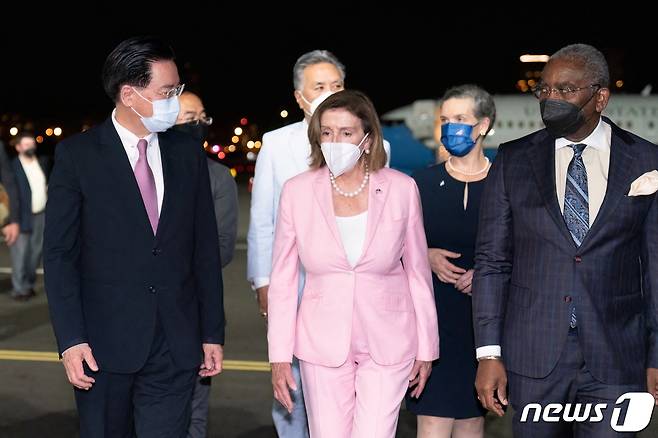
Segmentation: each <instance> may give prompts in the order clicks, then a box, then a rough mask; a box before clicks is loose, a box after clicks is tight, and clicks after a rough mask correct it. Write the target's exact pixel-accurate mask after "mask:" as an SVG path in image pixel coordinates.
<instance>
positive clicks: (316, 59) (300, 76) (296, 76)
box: [292, 50, 345, 90]
mask: <svg viewBox="0 0 658 438" xmlns="http://www.w3.org/2000/svg"><path fill="white" fill-rule="evenodd" d="M323 62H326V63H329V64H333V65H335V66H336V68H337V69H338V71H339V72H340V76H341V79H342V80H343V81H344V80H345V66H344V65H343V63H342V62H340V61H339V60H338V58H336V56H334V54H333V53H331V52H330V51H328V50H313V51H311V52H308V53H304V54H303V55H302V56H300V57H299V58H298V59H297V62H295V67H293V69H292V82H293V84H294V85H295V90H301V89H302V82H304V70H305V69H306V67H308V66H310V65H314V64H321V63H323Z"/></svg>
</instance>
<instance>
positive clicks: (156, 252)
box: [151, 248, 158, 256]
mask: <svg viewBox="0 0 658 438" xmlns="http://www.w3.org/2000/svg"><path fill="white" fill-rule="evenodd" d="M151 253H152V254H153V255H154V256H157V255H158V250H157V249H155V248H153V251H151Z"/></svg>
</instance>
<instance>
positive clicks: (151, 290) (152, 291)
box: [149, 286, 155, 294]
mask: <svg viewBox="0 0 658 438" xmlns="http://www.w3.org/2000/svg"><path fill="white" fill-rule="evenodd" d="M149 292H151V293H152V294H154V293H155V287H153V286H149Z"/></svg>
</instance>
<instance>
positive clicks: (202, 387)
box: [187, 377, 212, 438]
mask: <svg viewBox="0 0 658 438" xmlns="http://www.w3.org/2000/svg"><path fill="white" fill-rule="evenodd" d="M195 380H196V383H195V384H194V395H193V396H192V415H191V417H190V428H189V430H188V432H187V438H206V436H207V434H208V408H209V401H210V384H211V382H212V379H211V378H210V377H197V378H196V379H195Z"/></svg>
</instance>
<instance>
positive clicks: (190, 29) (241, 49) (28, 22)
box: [0, 2, 658, 140]
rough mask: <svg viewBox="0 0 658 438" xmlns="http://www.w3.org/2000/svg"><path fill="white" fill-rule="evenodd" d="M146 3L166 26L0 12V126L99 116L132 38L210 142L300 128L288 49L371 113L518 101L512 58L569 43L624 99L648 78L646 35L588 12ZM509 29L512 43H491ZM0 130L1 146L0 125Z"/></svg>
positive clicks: (112, 11) (140, 20) (131, 18)
mask: <svg viewBox="0 0 658 438" xmlns="http://www.w3.org/2000/svg"><path fill="white" fill-rule="evenodd" d="M140 4H141V2H140ZM158 5H160V8H166V9H167V10H170V11H169V12H168V16H169V18H168V19H162V18H160V17H158V18H154V16H152V15H149V14H144V13H140V14H137V13H133V12H131V11H130V10H129V9H121V8H118V7H108V8H107V10H108V14H107V15H104V14H91V15H89V16H88V17H87V18H83V19H73V18H66V16H63V17H58V18H52V19H50V18H48V16H47V14H46V13H45V12H44V13H43V14H39V17H33V15H34V14H32V15H25V11H23V15H20V13H19V14H18V15H14V16H13V17H14V18H15V19H13V20H8V19H7V18H8V17H10V15H5V16H4V17H3V20H5V21H6V25H5V26H3V27H0V49H1V51H2V56H3V58H2V59H3V61H2V68H1V69H0V84H2V87H0V117H4V118H5V121H2V120H1V119H0V126H2V125H7V123H8V122H6V120H7V115H9V117H10V119H12V118H13V119H14V120H17V119H18V120H27V119H32V120H35V121H36V122H37V125H39V124H60V125H63V126H73V127H75V126H81V125H82V123H84V122H87V123H89V122H91V123H97V122H98V121H101V120H102V119H104V118H105V117H107V116H108V115H109V113H110V111H111V108H112V103H111V101H110V100H109V99H108V98H107V97H106V96H105V94H104V92H103V90H102V84H101V81H100V71H101V67H102V65H103V61H104V59H105V57H106V56H107V54H108V53H109V52H110V51H111V50H112V49H113V48H114V46H116V44H118V43H119V42H120V41H121V40H123V39H125V38H127V37H130V36H133V35H138V34H156V35H160V36H162V37H164V38H165V39H166V40H168V41H169V42H170V43H171V45H172V46H173V48H174V50H175V52H176V54H177V63H178V66H179V72H180V74H181V78H182V80H183V81H184V82H186V83H187V86H188V88H189V89H190V90H192V91H195V92H199V93H200V95H201V97H202V98H203V100H204V102H205V104H206V108H207V112H208V114H210V115H212V116H213V117H214V118H215V120H216V122H215V125H214V129H215V132H216V134H218V135H220V136H223V135H228V133H229V132H230V130H231V129H232V127H234V126H237V125H236V123H237V122H238V121H239V119H240V118H241V117H247V118H248V119H249V121H250V122H252V123H256V124H257V125H258V129H259V131H260V132H261V133H262V132H263V131H265V130H269V129H272V128H276V127H279V126H282V125H284V124H287V123H291V122H294V121H297V120H299V119H301V117H302V113H301V111H300V110H299V109H298V108H297V106H296V104H295V101H294V99H293V96H292V92H293V89H292V88H293V87H292V67H293V64H294V62H295V60H296V59H297V57H298V56H299V55H300V54H302V53H304V52H306V51H309V50H312V49H318V48H321V49H328V50H330V51H332V52H333V53H334V54H335V55H336V56H337V57H338V58H339V59H340V60H341V61H342V62H343V63H344V64H345V65H346V67H347V81H346V82H347V86H348V87H349V88H355V89H360V90H362V91H364V92H366V94H368V95H369V96H370V97H371V99H372V100H373V102H374V103H375V106H376V108H377V109H378V111H379V112H380V114H381V113H384V112H386V111H389V110H391V109H394V108H397V107H400V106H403V105H406V104H409V103H411V102H412V101H414V100H416V99H421V98H438V97H439V96H440V95H441V94H442V92H443V91H444V90H445V89H446V88H447V87H449V86H451V85H456V84H460V83H466V82H474V83H478V84H480V85H482V86H484V87H485V88H486V89H488V90H489V91H491V92H493V93H515V92H518V91H517V90H516V89H515V83H516V81H517V80H518V79H520V78H521V74H522V73H521V72H522V68H523V66H522V65H521V63H520V62H519V60H518V57H519V55H521V54H523V53H546V54H550V53H552V52H553V51H555V50H557V49H559V48H560V47H561V46H563V45H566V44H568V43H572V42H588V43H591V44H594V45H595V46H597V47H598V48H600V49H601V50H602V51H603V52H604V54H605V55H606V56H607V57H608V61H609V62H610V64H611V70H612V78H613V79H617V78H622V79H623V80H624V81H625V86H624V88H623V91H624V92H639V91H640V90H641V89H642V88H643V87H644V86H645V85H646V84H647V83H651V81H654V82H656V83H655V84H654V87H658V81H656V78H658V70H657V69H655V68H654V64H656V63H655V62H654V61H653V60H652V58H653V57H655V56H656V55H658V49H657V48H655V47H653V40H654V39H655V38H654V37H648V38H647V35H646V34H645V32H641V31H640V30H638V29H645V30H647V31H650V29H649V28H646V27H642V26H639V25H638V24H632V23H631V22H624V24H622V25H617V24H615V25H605V21H606V20H611V19H612V15H611V14H610V13H608V12H606V13H603V12H600V13H594V12H592V13H591V14H590V16H589V17H588V19H587V20H583V19H581V20H580V21H578V22H575V23H574V24H573V25H567V24H560V21H559V20H557V18H559V17H560V16H561V15H560V14H561V13H560V12H559V11H558V12H555V13H554V15H551V16H546V17H548V18H551V17H552V18H551V19H545V20H538V19H537V14H536V13H527V14H526V13H523V14H520V16H518V17H516V18H514V17H510V16H508V15H505V16H501V15H496V14H495V13H484V12H483V11H480V10H473V11H459V10H455V11H448V10H446V9H437V11H436V12H432V10H431V9H427V6H426V5H425V6H423V7H422V8H421V7H411V6H409V7H407V8H401V7H398V8H396V9H394V10H391V9H385V8H377V9H376V10H378V12H380V13H381V14H380V15H373V14H372V13H371V11H370V10H368V9H367V8H366V7H364V6H354V5H353V6H351V7H350V8H345V7H344V6H339V5H335V4H327V5H326V8H323V9H322V10H320V11H318V12H315V11H313V12H311V11H310V10H307V9H303V7H289V8H286V7H283V6H282V7H281V8H283V9H281V8H278V7H277V8H278V9H272V10H269V9H268V10H260V9H258V8H254V10H251V9H250V8H252V6H253V4H251V3H247V2H245V3H242V4H241V5H240V6H232V7H226V6H220V7H219V9H218V8H217V7H216V6H214V7H212V8H210V7H209V6H207V5H205V3H204V4H199V5H197V4H194V3H185V4H180V5H179V6H178V7H177V8H176V7H173V8H170V7H169V6H166V5H165V4H164V3H158ZM579 7H580V6H579ZM582 7H583V8H585V6H584V5H583V6H582ZM209 8H210V9H209ZM334 8H335V9H334ZM293 10H294V11H296V12H293ZM80 12H81V11H78V13H80ZM82 13H83V14H84V13H85V12H84V11H82ZM274 14H276V15H278V16H279V17H280V18H278V19H275V18H272V17H273V16H274ZM567 15H568V14H567ZM100 16H102V17H103V18H102V21H99V20H100V18H99V17H100ZM21 17H22V18H23V19H21ZM601 17H607V18H601ZM565 21H566V20H565ZM583 23H587V25H585V24H583ZM510 31H511V32H512V33H513V35H514V36H505V35H503V33H507V34H509V33H510ZM647 51H649V52H648V53H649V54H647ZM282 109H287V110H288V111H289V113H290V116H289V117H288V119H286V120H282V119H281V118H280V117H279V115H278V114H279V112H280V111H281V110H282ZM38 127H39V126H38ZM0 132H1V133H0V136H1V137H2V138H4V139H5V140H6V135H7V134H6V133H7V130H6V129H5V130H3V131H0ZM65 133H66V132H65ZM225 133H226V134H225Z"/></svg>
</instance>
